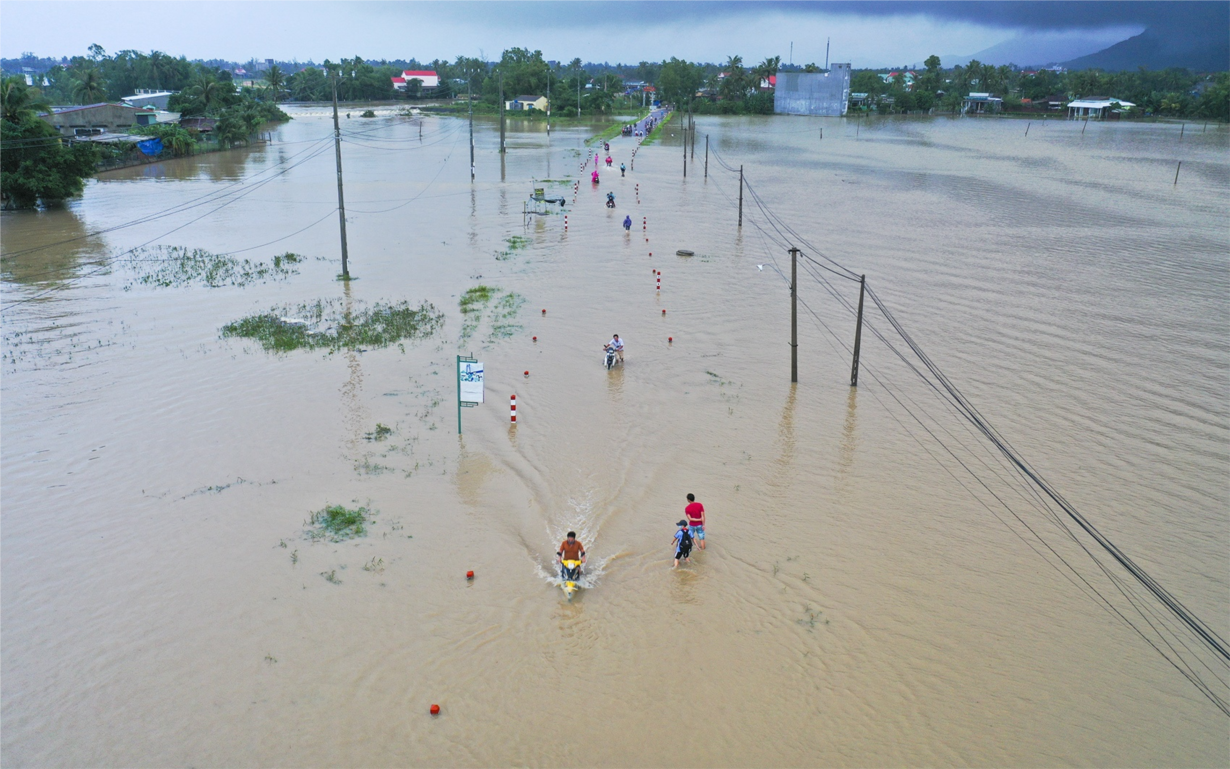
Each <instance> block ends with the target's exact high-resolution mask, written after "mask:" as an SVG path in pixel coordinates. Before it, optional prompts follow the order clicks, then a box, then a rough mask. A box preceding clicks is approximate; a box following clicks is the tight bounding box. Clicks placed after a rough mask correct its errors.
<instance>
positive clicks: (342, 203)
mask: <svg viewBox="0 0 1230 769" xmlns="http://www.w3.org/2000/svg"><path fill="white" fill-rule="evenodd" d="M333 149H334V151H335V153H336V154H337V216H338V223H339V224H340V225H341V230H342V280H350V267H349V263H348V260H349V257H350V254H349V253H348V252H347V250H346V198H345V196H344V195H343V194H342V129H341V126H340V125H339V124H338V122H337V76H336V75H334V77H333Z"/></svg>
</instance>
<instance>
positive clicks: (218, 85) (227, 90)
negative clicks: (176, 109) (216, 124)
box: [181, 72, 235, 115]
mask: <svg viewBox="0 0 1230 769" xmlns="http://www.w3.org/2000/svg"><path fill="white" fill-rule="evenodd" d="M182 96H183V97H185V98H186V99H187V100H188V103H187V104H185V105H184V106H183V108H182V109H181V111H182V112H184V113H187V114H193V115H214V114H217V113H218V112H219V111H221V109H222V108H223V107H225V106H226V105H228V104H230V103H231V102H232V101H233V100H234V97H235V84H234V83H232V82H229V81H225V80H220V79H219V78H218V77H217V75H215V74H213V73H210V72H201V73H198V74H197V76H196V77H195V78H193V79H192V82H191V84H190V85H189V86H188V87H187V88H185V89H184V91H183V94H182Z"/></svg>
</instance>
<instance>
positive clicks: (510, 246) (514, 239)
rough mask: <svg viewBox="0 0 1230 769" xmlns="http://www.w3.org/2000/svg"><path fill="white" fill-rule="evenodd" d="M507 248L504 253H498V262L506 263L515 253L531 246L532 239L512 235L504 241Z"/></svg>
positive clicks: (496, 255)
mask: <svg viewBox="0 0 1230 769" xmlns="http://www.w3.org/2000/svg"><path fill="white" fill-rule="evenodd" d="M504 243H505V245H506V248H505V249H504V250H503V251H496V252H495V258H496V259H497V260H498V261H501V262H503V261H506V260H508V259H511V258H512V256H513V252H515V251H522V250H524V249H525V248H526V247H527V246H529V244H530V239H529V238H527V237H524V236H521V235H512V236H510V237H508V238H507V239H506V240H505V241H504Z"/></svg>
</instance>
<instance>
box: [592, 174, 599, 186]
mask: <svg viewBox="0 0 1230 769" xmlns="http://www.w3.org/2000/svg"><path fill="white" fill-rule="evenodd" d="M592 178H593V180H594V184H597V183H598V172H597V171H594V173H593V177H592Z"/></svg>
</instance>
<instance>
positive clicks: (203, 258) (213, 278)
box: [125, 246, 303, 288]
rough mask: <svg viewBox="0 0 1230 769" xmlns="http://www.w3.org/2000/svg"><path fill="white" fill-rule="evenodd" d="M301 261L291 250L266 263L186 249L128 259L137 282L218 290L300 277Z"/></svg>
mask: <svg viewBox="0 0 1230 769" xmlns="http://www.w3.org/2000/svg"><path fill="white" fill-rule="evenodd" d="M302 261H303V256H301V255H299V254H295V253H291V252H289V251H288V252H286V253H285V254H279V255H278V256H275V257H273V261H272V262H271V263H269V264H266V263H264V262H253V261H251V260H250V259H236V258H235V257H233V256H230V255H228V254H215V253H212V252H210V251H206V250H205V249H203V248H188V247H187V246H155V247H153V248H143V249H139V250H138V251H136V252H134V253H133V256H132V258H131V259H126V260H125V262H126V263H127V264H128V265H129V266H130V267H131V268H132V270H133V271H134V272H136V273H137V279H136V282H137V283H140V284H143V285H146V286H159V287H163V288H169V287H172V286H191V285H203V286H208V287H209V288H218V287H219V286H247V285H249V284H252V283H258V282H263V281H266V280H281V279H283V278H287V277H290V276H291V275H298V274H299V271H298V270H297V269H295V265H297V264H299V263H300V262H302Z"/></svg>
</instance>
